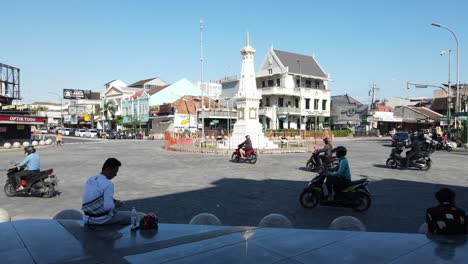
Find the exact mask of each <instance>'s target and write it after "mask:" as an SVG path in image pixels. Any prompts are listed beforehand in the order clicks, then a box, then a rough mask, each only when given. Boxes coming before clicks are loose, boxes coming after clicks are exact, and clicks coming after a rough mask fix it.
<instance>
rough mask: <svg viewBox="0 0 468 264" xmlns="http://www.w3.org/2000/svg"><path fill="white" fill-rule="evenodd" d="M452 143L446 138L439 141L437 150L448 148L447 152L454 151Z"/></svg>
mask: <svg viewBox="0 0 468 264" xmlns="http://www.w3.org/2000/svg"><path fill="white" fill-rule="evenodd" d="M452 149H453V148H452V145H450V143H449V142H448V141H446V140H444V141H440V142H437V145H436V150H446V151H447V152H450V151H452Z"/></svg>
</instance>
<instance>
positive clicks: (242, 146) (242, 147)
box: [238, 135, 252, 159]
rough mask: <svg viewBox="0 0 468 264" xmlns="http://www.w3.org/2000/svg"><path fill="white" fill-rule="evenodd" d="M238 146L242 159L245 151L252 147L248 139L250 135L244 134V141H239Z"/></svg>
mask: <svg viewBox="0 0 468 264" xmlns="http://www.w3.org/2000/svg"><path fill="white" fill-rule="evenodd" d="M238 147H239V152H240V155H241V159H243V158H244V156H245V153H246V152H247V151H249V150H251V149H252V141H251V140H250V136H249V135H246V136H245V140H244V142H242V143H240V144H239V146H238Z"/></svg>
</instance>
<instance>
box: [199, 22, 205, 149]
mask: <svg viewBox="0 0 468 264" xmlns="http://www.w3.org/2000/svg"><path fill="white" fill-rule="evenodd" d="M202 86H203V19H202V18H200V89H201V94H202V107H201V115H202V137H203V140H202V142H203V141H205V115H204V113H203V110H204V108H205V96H204V92H203V88H202Z"/></svg>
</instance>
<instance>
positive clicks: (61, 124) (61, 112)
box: [47, 92, 63, 127]
mask: <svg viewBox="0 0 468 264" xmlns="http://www.w3.org/2000/svg"><path fill="white" fill-rule="evenodd" d="M47 93H50V94H54V95H56V96H57V97H58V98H59V99H60V127H63V97H61V96H60V95H59V94H57V93H54V92H47Z"/></svg>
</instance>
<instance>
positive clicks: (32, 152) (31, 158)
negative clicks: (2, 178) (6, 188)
mask: <svg viewBox="0 0 468 264" xmlns="http://www.w3.org/2000/svg"><path fill="white" fill-rule="evenodd" d="M24 154H27V157H26V158H25V159H24V160H23V161H22V162H21V163H20V164H18V165H16V168H17V169H18V170H20V169H21V168H23V167H26V168H25V169H24V170H22V171H19V172H17V173H15V174H14V177H15V182H16V187H17V189H16V191H17V192H19V191H22V190H23V189H24V187H23V186H22V185H21V177H24V176H27V175H30V174H31V173H34V172H39V171H40V169H41V159H40V157H39V154H37V153H36V149H35V148H34V146H28V147H25V148H24Z"/></svg>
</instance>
